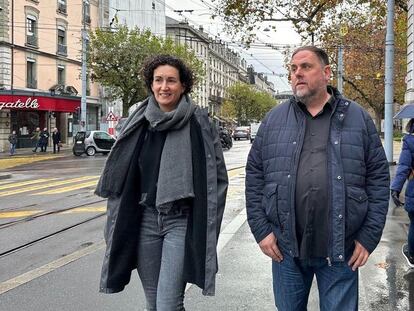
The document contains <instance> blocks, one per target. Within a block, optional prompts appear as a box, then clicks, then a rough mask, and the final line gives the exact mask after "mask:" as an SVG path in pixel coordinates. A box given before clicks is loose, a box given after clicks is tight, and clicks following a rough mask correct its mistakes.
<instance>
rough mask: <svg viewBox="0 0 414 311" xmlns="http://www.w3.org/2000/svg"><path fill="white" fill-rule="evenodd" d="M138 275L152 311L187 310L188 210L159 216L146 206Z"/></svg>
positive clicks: (139, 241) (174, 211) (148, 306)
mask: <svg viewBox="0 0 414 311" xmlns="http://www.w3.org/2000/svg"><path fill="white" fill-rule="evenodd" d="M143 209H144V210H143V214H142V221H141V226H140V236H139V240H138V265H137V266H138V274H139V277H140V279H141V282H142V286H143V288H144V292H145V298H146V301H147V310H148V311H184V310H185V309H184V290H185V285H186V284H185V282H184V280H183V272H184V254H185V236H186V231H187V218H188V210H184V211H182V210H180V209H179V210H173V211H170V212H169V213H168V214H167V215H163V214H161V215H160V214H158V212H157V211H156V210H155V208H150V207H146V208H144V207H143Z"/></svg>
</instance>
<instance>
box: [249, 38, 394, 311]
mask: <svg viewBox="0 0 414 311" xmlns="http://www.w3.org/2000/svg"><path fill="white" fill-rule="evenodd" d="M290 76H291V84H292V90H293V94H294V97H292V98H291V99H290V100H288V101H286V102H284V103H283V104H281V105H278V106H276V107H275V108H273V109H272V110H271V111H270V112H269V113H268V114H267V116H266V117H265V119H264V120H263V122H262V124H261V126H260V128H259V131H258V133H257V136H256V138H255V140H254V142H253V145H252V148H251V151H250V153H249V156H248V161H247V166H246V204H247V219H248V223H249V225H250V228H251V230H252V233H253V235H254V237H255V239H256V241H257V243H258V244H259V246H260V248H261V250H262V251H263V253H264V254H266V255H267V256H269V257H270V258H272V259H273V261H272V271H273V291H274V297H275V303H276V306H277V308H278V310H279V311H286V310H306V309H307V303H308V297H309V292H310V288H311V286H312V280H313V278H314V275H316V280H317V285H318V290H319V301H320V310H335V311H340V310H344V311H345V310H346V311H351V310H358V268H359V267H361V266H363V265H364V264H365V263H366V262H367V260H368V257H369V255H370V254H371V253H372V252H373V251H374V249H375V248H376V246H377V244H378V243H379V241H380V238H381V235H382V231H383V228H384V224H385V220H386V214H387V209H388V201H389V189H388V187H389V172H388V162H387V159H386V157H385V153H384V150H383V147H382V145H381V140H380V138H379V136H378V134H377V131H376V129H375V125H374V123H373V121H372V119H371V117H370V115H369V114H368V113H367V112H366V111H365V110H364V109H363V108H362V107H361V106H359V105H358V104H357V103H355V102H352V101H350V100H348V99H346V98H345V97H343V96H342V95H341V94H340V93H339V92H338V90H336V89H335V88H333V87H331V86H329V85H328V83H329V81H330V78H331V67H330V65H329V59H328V56H327V54H326V52H325V51H323V50H322V49H319V48H317V47H315V46H305V47H301V48H298V49H297V50H296V51H295V52H294V53H293V55H292V58H291V62H290Z"/></svg>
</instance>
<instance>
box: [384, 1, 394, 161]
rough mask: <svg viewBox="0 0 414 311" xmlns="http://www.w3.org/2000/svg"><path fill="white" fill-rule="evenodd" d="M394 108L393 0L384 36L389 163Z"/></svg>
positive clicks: (385, 135)
mask: <svg viewBox="0 0 414 311" xmlns="http://www.w3.org/2000/svg"><path fill="white" fill-rule="evenodd" d="M393 108H394V0H388V1H387V34H386V37H385V108H384V109H385V120H384V142H385V154H386V155H387V160H388V163H389V164H395V163H394V160H393V142H392V139H393V124H392V117H393V114H394V112H393V110H394V109H393Z"/></svg>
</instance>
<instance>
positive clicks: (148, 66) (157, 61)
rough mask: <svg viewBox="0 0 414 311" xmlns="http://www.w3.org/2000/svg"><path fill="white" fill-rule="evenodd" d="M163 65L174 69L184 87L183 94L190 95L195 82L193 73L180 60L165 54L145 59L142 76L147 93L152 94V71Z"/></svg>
mask: <svg viewBox="0 0 414 311" xmlns="http://www.w3.org/2000/svg"><path fill="white" fill-rule="evenodd" d="M163 65H169V66H172V67H174V68H176V69H177V70H178V73H179V76H180V82H181V83H182V84H183V86H184V94H188V93H191V91H192V89H193V85H194V81H195V77H194V73H193V71H192V70H191V69H190V68H189V67H188V66H187V65H186V64H185V63H184V62H183V61H182V60H181V59H179V58H177V57H175V56H172V55H167V54H161V55H156V56H153V57H150V58H147V59H146V60H145V62H144V66H143V68H142V76H143V78H144V82H145V85H146V86H147V88H148V90H149V92H151V93H152V90H151V85H152V82H153V80H154V70H155V69H157V68H158V67H159V66H163Z"/></svg>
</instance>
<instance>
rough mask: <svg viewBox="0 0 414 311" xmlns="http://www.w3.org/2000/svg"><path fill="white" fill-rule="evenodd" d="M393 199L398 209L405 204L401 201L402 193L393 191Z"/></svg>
mask: <svg viewBox="0 0 414 311" xmlns="http://www.w3.org/2000/svg"><path fill="white" fill-rule="evenodd" d="M391 198H392V200H393V201H394V204H395V206H396V207H400V206H403V205H404V204H403V203H402V202H401V201H400V193H399V192H398V191H397V190H391Z"/></svg>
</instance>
